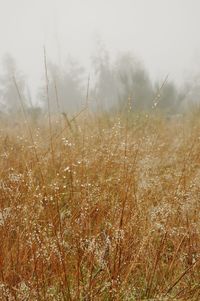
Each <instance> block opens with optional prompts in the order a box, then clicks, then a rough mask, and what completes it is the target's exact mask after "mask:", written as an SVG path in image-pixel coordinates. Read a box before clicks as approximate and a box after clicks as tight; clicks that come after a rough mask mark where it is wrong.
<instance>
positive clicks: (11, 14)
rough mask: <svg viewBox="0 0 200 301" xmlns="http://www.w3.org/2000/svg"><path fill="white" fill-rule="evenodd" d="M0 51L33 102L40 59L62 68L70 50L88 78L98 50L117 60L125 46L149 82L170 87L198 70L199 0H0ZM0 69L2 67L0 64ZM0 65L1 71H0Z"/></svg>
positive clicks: (40, 70)
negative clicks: (20, 77) (11, 62)
mask: <svg viewBox="0 0 200 301" xmlns="http://www.w3.org/2000/svg"><path fill="white" fill-rule="evenodd" d="M0 4H1V10H0V36H1V47H0V58H2V60H3V57H4V55H5V54H6V53H10V54H11V56H12V57H13V58H14V59H15V60H16V64H17V66H18V68H19V69H20V71H21V72H22V73H23V74H24V76H25V78H26V83H27V84H28V85H29V90H30V93H31V95H32V101H33V102H34V103H35V102H38V89H40V87H41V81H42V78H43V76H44V56H43V48H44V46H45V49H46V54H47V60H48V61H51V63H52V64H55V65H56V66H59V67H60V68H63V66H66V65H65V64H66V61H67V60H68V59H69V57H70V58H71V59H73V60H76V61H77V62H78V63H79V64H80V65H81V66H83V67H84V70H85V71H84V72H85V75H84V76H83V82H82V88H83V89H86V84H87V77H88V74H89V73H90V77H91V82H93V81H95V70H94V68H93V66H92V61H93V59H94V57H95V56H96V55H97V53H98V51H99V49H100V48H101V49H102V48H103V49H105V50H106V52H108V53H109V61H110V62H111V63H112V62H114V61H116V58H117V57H120V56H122V55H123V53H129V54H131V55H132V56H133V57H134V58H137V59H138V60H140V62H141V64H142V65H143V66H145V70H147V73H148V76H149V77H150V79H151V81H152V82H153V83H155V82H156V81H161V82H162V80H164V78H165V77H166V75H168V76H169V81H170V82H171V81H172V82H174V83H175V84H176V85H177V86H182V85H183V84H184V83H185V82H188V81H189V82H191V80H192V79H193V78H194V77H195V78H198V75H199V74H200V70H199V63H200V36H199V33H198V31H199V27H200V18H199V11H200V2H199V1H198V0H123V1H122V0H101V1H100V0H34V1H33V0H16V1H13V0H1V1H0ZM1 69H2V72H3V68H1ZM2 72H0V74H1V73H2Z"/></svg>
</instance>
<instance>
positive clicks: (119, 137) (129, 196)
mask: <svg viewBox="0 0 200 301" xmlns="http://www.w3.org/2000/svg"><path fill="white" fill-rule="evenodd" d="M65 117H66V116H65ZM30 130H31V137H30ZM199 133H200V122H199V119H198V117H196V116H193V117H191V116H185V117H179V118H172V119H170V120H166V119H165V118H163V117H160V116H156V114H154V115H153V114H152V116H145V115H131V114H128V115H127V116H126V117H124V116H119V115H115V116H109V115H108V114H96V115H94V114H91V113H89V112H84V113H83V114H82V115H81V116H78V118H76V119H74V120H73V121H71V122H70V121H68V119H67V117H66V118H64V119H63V120H62V122H56V121H55V122H52V132H51V137H50V134H49V130H48V127H47V126H46V125H45V121H44V122H40V123H39V124H37V125H33V124H31V123H30V122H29V126H27V124H24V123H21V122H19V123H18V124H16V125H15V126H13V125H9V124H6V123H2V125H1V130H0V156H1V161H0V164H1V165H0V170H1V177H0V242H1V243H0V298H1V300H9V301H10V300H33V301H34V300H38V301H40V300H75V301H76V300H85V301H86V300H88V301H89V300H91V301H92V300H199V299H200V284H199V283H200V202H199V200H200V136H199Z"/></svg>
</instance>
